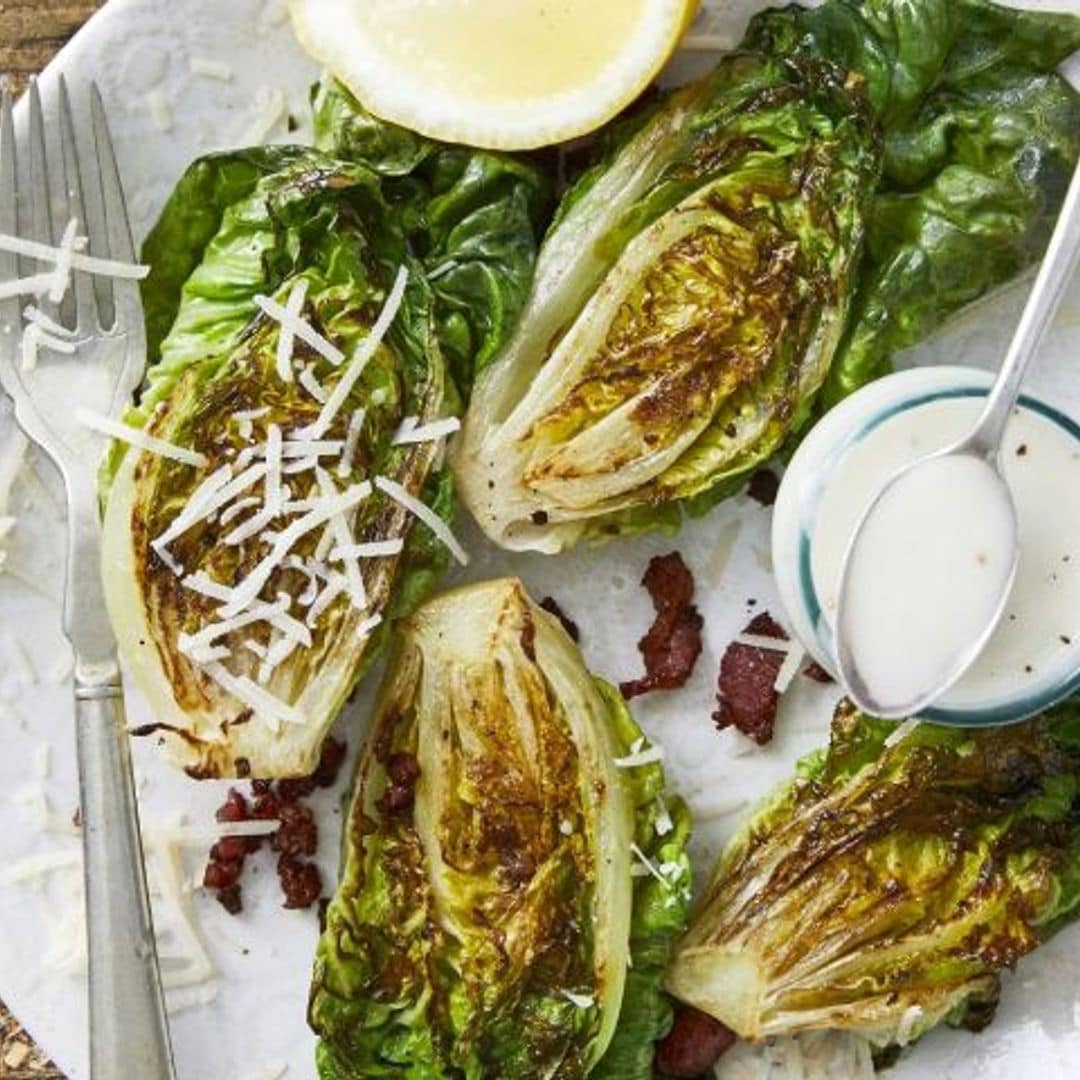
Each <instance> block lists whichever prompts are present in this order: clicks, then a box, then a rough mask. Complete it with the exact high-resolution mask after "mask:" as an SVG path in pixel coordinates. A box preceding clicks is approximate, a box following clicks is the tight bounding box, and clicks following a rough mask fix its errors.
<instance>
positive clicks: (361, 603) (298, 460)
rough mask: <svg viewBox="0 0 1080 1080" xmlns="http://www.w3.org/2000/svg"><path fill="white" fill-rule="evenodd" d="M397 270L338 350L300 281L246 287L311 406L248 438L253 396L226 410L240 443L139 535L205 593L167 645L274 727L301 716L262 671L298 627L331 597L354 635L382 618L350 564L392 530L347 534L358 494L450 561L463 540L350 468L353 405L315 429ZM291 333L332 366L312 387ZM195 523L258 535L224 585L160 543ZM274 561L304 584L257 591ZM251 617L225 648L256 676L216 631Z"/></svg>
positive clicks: (436, 437) (334, 410)
mask: <svg viewBox="0 0 1080 1080" xmlns="http://www.w3.org/2000/svg"><path fill="white" fill-rule="evenodd" d="M407 281H408V275H407V272H406V270H405V268H404V267H403V268H401V269H400V270H399V272H398V274H397V277H396V279H395V281H394V284H393V287H392V289H391V290H390V293H389V295H388V297H387V299H386V302H385V304H384V306H383V309H382V311H381V312H380V314H379V317H378V318H377V320H376V322H375V324H374V326H373V327H372V329H371V331H370V333H369V334H368V335H367V336H366V337H365V338H364V339H363V340H362V341H361V342H360V344H359V345H358V346H357V347H356V348H355V350H354V351H353V352H352V355H351V356H346V355H345V353H344V352H342V350H341V349H340V348H338V346H337V345H335V344H334V343H333V342H331V341H329V340H327V338H326V337H325V336H324V335H323V334H321V333H319V331H318V330H316V329H315V327H314V326H312V325H311V323H309V322H308V321H307V320H305V319H304V317H303V311H304V304H305V301H306V298H307V292H306V289H307V286H306V283H305V282H303V281H300V282H297V283H296V285H294V286H293V287H292V289H291V290H290V291H289V293H288V295H287V296H286V297H285V298H284V302H283V303H279V302H277V301H276V300H274V299H272V298H270V297H267V296H258V297H256V300H255V302H256V304H257V306H258V308H259V309H260V311H261V312H262V314H263V316H264V317H265V318H267V319H270V320H272V321H273V322H275V323H277V325H278V341H277V347H276V351H275V358H274V359H275V363H274V370H275V373H276V377H277V378H279V379H281V380H282V381H283V382H286V383H295V384H296V386H297V387H298V388H299V389H300V390H302V391H303V392H304V393H306V394H308V395H309V396H310V397H311V398H312V399H313V400H314V401H315V402H316V403H317V404H318V406H319V410H318V415H317V418H316V419H315V420H314V421H313V422H312V423H310V424H308V425H306V426H305V427H300V428H296V429H293V430H285V429H283V428H282V427H281V426H280V425H278V424H275V423H269V424H267V425H266V428H265V434H264V437H263V439H262V441H261V442H260V441H257V440H256V437H255V423H256V421H258V420H260V419H263V418H265V417H266V416H267V415H268V413H269V410H268V409H266V408H257V409H250V410H246V411H243V412H238V413H235V414H233V416H232V417H231V420H232V422H233V423H234V424H235V425H236V431H237V434H238V435H239V437H240V439H242V440H243V441H244V442H246V443H247V445H246V446H244V447H243V448H242V449H241V450H240V451H239V452H238V453H236V452H234V454H233V457H232V460H231V461H229V462H228V463H227V464H225V465H223V466H221V467H220V468H218V469H216V470H215V471H213V472H212V473H210V474H209V475H208V476H206V477H205V478H204V479H203V480H202V481H201V483H199V485H198V486H197V487H196V488H195V490H194V491H193V492H192V493H191V495H190V496H189V497H188V499H187V501H186V503H185V504H184V505H183V507H182V508H181V510H180V512H179V513H178V514H177V515H176V517H175V518H174V519H173V520H172V522H171V523H170V524H169V526H168V528H166V529H165V530H164V531H163V532H162V533H160V535H158V536H156V537H155V538H154V539H153V540H152V541H151V547H152V549H153V551H154V552H155V553H156V554H157V556H158V557H159V558H160V559H161V561H162V563H163V564H164V565H165V566H166V567H167V568H168V569H169V571H170V572H171V573H172V574H174V575H175V576H176V577H177V578H179V579H180V582H181V585H182V586H183V587H184V588H186V589H188V590H191V591H193V592H195V593H198V594H200V595H202V596H204V597H206V598H208V599H210V600H213V601H214V602H215V603H216V604H217V605H219V606H217V607H216V609H215V610H214V612H213V615H212V616H211V617H210V620H209V621H208V622H207V623H205V624H204V625H203V626H201V627H200V629H199V630H198V631H197V632H195V633H187V634H181V635H180V636H179V639H178V648H179V651H180V652H181V653H182V654H183V655H184V656H185V657H186V659H187V660H188V661H189V662H190V663H191V664H192V665H193V666H194V667H195V668H197V669H198V670H199V671H200V672H201V673H202V674H203V675H205V677H206V678H208V679H209V680H211V681H212V682H214V683H216V684H217V685H218V686H219V687H220V688H221V689H222V690H224V691H225V692H226V693H227V694H229V695H230V696H231V697H233V698H234V699H236V700H237V701H238V702H240V703H241V704H242V705H244V706H246V707H247V708H250V709H251V710H252V712H253V713H254V715H255V716H256V717H258V718H259V719H260V720H261V721H262V722H263V723H265V724H266V725H267V727H269V728H270V730H272V731H273V732H275V733H279V732H280V731H281V730H282V728H283V727H284V726H285V725H290V724H303V723H304V722H305V717H304V715H303V713H302V712H301V711H300V710H299V709H298V708H296V706H295V705H294V704H292V703H290V702H287V701H284V700H282V699H281V698H279V697H277V696H275V694H274V693H273V692H272V691H271V689H270V685H271V682H272V680H273V678H274V674H275V672H276V671H277V669H278V668H279V667H280V666H281V665H282V664H283V663H284V662H285V661H286V660H287V659H288V658H289V657H290V656H292V655H293V653H294V652H295V651H296V650H297V649H301V648H304V649H310V648H312V647H313V637H312V631H313V630H314V629H315V628H316V627H317V626H318V624H319V622H320V620H321V619H322V618H323V617H324V616H325V615H326V613H327V612H328V611H329V610H330V608H331V606H332V605H333V604H334V603H335V601H338V600H339V599H340V598H344V599H345V600H347V602H348V603H349V604H350V605H351V607H352V608H354V609H355V610H356V612H357V613H358V614H359V616H360V622H359V625H358V628H357V633H358V636H359V637H361V638H362V637H366V636H368V635H370V634H371V633H372V632H373V631H374V630H375V629H376V628H377V627H378V626H379V625H380V623H381V621H382V616H381V614H380V613H379V612H378V611H375V610H373V609H372V602H371V599H370V597H369V596H368V592H367V588H366V586H365V581H364V563H365V562H366V561H369V560H373V559H382V558H389V557H392V556H395V555H398V554H400V553H401V551H402V549H403V548H404V536H389V537H385V538H381V539H379V540H376V541H368V542H365V543H359V542H357V537H356V535H355V532H354V530H355V523H356V517H357V514H358V511H359V509H360V507H361V506H362V504H364V503H365V502H367V501H368V500H369V499H371V498H372V497H374V496H375V494H376V492H378V493H381V494H382V495H384V496H385V497H386V498H388V499H390V500H392V501H393V502H396V503H398V504H399V505H400V506H402V507H403V508H404V509H405V510H407V511H408V513H409V514H410V515H411V516H412V517H413V518H416V519H418V520H420V521H421V522H423V523H424V524H425V525H427V526H428V528H429V529H431V531H432V532H433V533H434V534H435V535H436V536H437V537H438V538H439V540H440V541H441V542H442V543H443V544H445V545H446V547H447V548H449V550H450V551H451V552H452V553H453V554H454V556H455V557H456V558H457V559H458V560H459V561H461V562H462V563H464V562H467V561H468V555H467V554H466V552H465V549H464V548H463V547H462V545H461V544H460V543H459V542H458V540H457V538H456V537H455V536H454V535H453V533H452V532H451V530H450V529H449V528H448V527H447V525H446V523H445V522H444V521H443V520H442V519H441V518H440V517H439V516H438V515H437V514H436V513H435V512H434V511H432V510H431V509H430V508H429V507H428V506H427V505H426V504H425V503H424V502H422V501H421V500H420V499H419V498H418V497H417V496H416V495H414V494H412V493H411V492H409V491H408V490H406V489H405V488H404V487H403V486H402V485H401V484H399V483H398V482H397V481H396V480H394V479H392V478H391V477H388V476H372V477H371V478H360V479H358V478H357V477H356V475H355V473H356V469H355V464H356V458H357V451H358V448H359V442H360V438H361V435H362V432H363V427H364V423H365V420H366V412H365V410H364V409H357V410H355V411H354V412H352V413H351V414H350V415H349V417H348V420H347V422H346V424H345V437H344V438H334V437H331V436H330V434H329V433H330V431H331V429H332V428H333V427H334V425H335V424H338V425H339V426H340V422H341V419H342V417H343V412H344V410H345V409H346V403H347V402H348V399H349V396H350V394H351V392H352V390H353V388H354V387H355V386H356V385H357V382H358V380H359V379H360V377H361V375H362V374H363V372H364V369H365V367H366V366H367V364H368V363H369V362H370V361H371V360H372V358H373V357H374V356H375V354H376V351H377V350H378V348H379V346H380V344H381V343H382V341H383V339H384V338H385V336H386V334H387V332H388V331H389V329H390V327H391V325H392V323H393V321H394V319H395V318H396V316H397V314H398V312H399V310H400V308H401V304H402V301H403V299H404V296H405V287H406V284H407ZM298 341H299V342H303V343H304V344H305V345H306V346H307V347H308V348H309V349H311V350H313V351H314V352H315V353H317V354H318V356H319V357H321V358H322V359H323V360H325V361H326V362H327V363H329V364H330V365H331V366H332V367H333V368H334V369H335V370H336V371H337V372H338V377H337V381H336V382H333V383H332V384H331V383H330V381H329V380H328V381H327V384H326V385H325V386H324V385H323V384H322V383H320V382H319V380H318V379H317V378H316V376H315V369H314V365H311V364H302V363H301V362H300V361H299V360H298V358H297V357H296V356H295V347H296V343H297V342H298ZM78 415H79V419H80V420H81V422H82V423H83V424H85V425H86V426H87V427H90V428H93V429H94V430H97V431H99V432H103V433H105V434H107V435H110V436H112V437H114V438H117V439H120V440H122V441H124V442H127V443H128V444H130V445H132V446H134V447H136V448H137V449H138V450H140V451H143V452H146V453H151V454H156V455H159V456H161V457H165V458H168V459H171V460H174V461H177V462H180V463H182V464H186V465H190V466H193V467H197V468H204V469H205V468H206V467H207V466H208V464H209V463H208V461H207V459H206V458H205V456H204V455H202V454H201V453H198V452H197V451H195V450H193V449H191V448H189V447H183V446H176V445H174V444H172V443H169V442H166V441H164V440H162V439H159V438H156V437H155V436H152V435H150V434H148V433H147V432H145V431H143V430H140V429H138V428H133V427H129V426H128V425H125V424H122V423H120V422H118V421H116V420H112V419H110V418H107V417H101V416H95V415H93V414H89V413H85V412H80V413H79V414H78ZM458 427H459V423H458V421H457V420H456V419H453V418H448V419H443V420H436V421H434V422H432V423H428V424H424V425H421V424H420V421H419V418H417V417H408V418H406V419H405V420H404V422H403V423H402V424H401V425H400V428H399V429H398V431H397V433H396V434H395V436H394V438H393V445H412V444H416V443H422V442H436V441H440V440H443V439H446V438H448V437H449V436H450V435H452V434H453V433H454V432H455V431H456V430H457V429H458ZM302 475H303V476H305V477H306V478H307V479H306V481H305V482H306V483H308V485H309V486H308V490H307V494H306V496H305V497H303V498H300V497H294V490H293V488H294V486H296V485H297V484H299V483H300V478H301V476H302ZM207 521H212V522H215V523H216V525H217V526H218V528H219V529H220V530H221V532H222V536H221V538H220V540H219V541H218V543H220V544H222V545H226V546H235V545H241V544H246V543H254V544H257V545H258V548H257V550H258V552H259V554H260V555H261V558H259V560H258V561H257V562H256V563H255V565H254V566H252V567H251V568H250V569H249V570H248V571H247V573H246V574H245V575H244V576H243V577H242V578H241V579H240V580H238V581H236V582H235V583H228V584H227V583H225V582H221V581H215V580H213V579H212V578H211V577H210V576H208V575H207V574H206V573H204V572H201V571H199V572H194V573H191V572H189V571H188V568H186V567H184V566H183V565H182V563H181V561H180V559H179V558H178V557H177V556H176V555H175V554H174V553H173V551H172V550H171V545H173V544H174V542H175V541H176V540H178V539H179V538H181V537H182V536H184V535H185V534H186V533H187V532H188V531H189V530H190V529H193V528H195V527H196V526H198V525H200V524H202V523H204V522H207ZM312 536H317V537H318V539H317V541H316V543H315V549H314V552H313V553H312V554H311V555H308V556H301V555H299V554H298V553H297V552H296V550H295V549H296V547H297V545H298V544H299V543H300V541H302V540H304V539H305V538H309V537H312ZM279 569H292V570H296V571H298V572H299V573H300V574H301V575H302V576H303V578H304V583H305V587H304V588H303V590H302V591H301V592H300V593H299V595H295V596H293V595H290V594H288V593H284V592H282V593H278V594H277V595H276V596H275V597H272V598H267V596H266V595H265V593H266V591H267V587H268V585H269V583H270V581H271V579H272V577H273V575H274V573H275V571H278V570H279ZM259 624H264V625H266V626H268V628H269V639H268V641H266V642H263V641H259V640H257V639H256V638H247V639H245V640H244V641H242V642H241V643H240V645H239V646H238V648H239V649H242V650H243V652H244V653H245V654H252V655H254V656H255V658H256V659H257V660H258V665H257V670H256V672H255V675H256V677H255V678H252V677H250V676H249V675H247V674H241V673H237V672H236V671H234V670H232V669H231V667H230V660H232V659H233V655H234V654H233V649H232V647H231V646H230V645H228V644H226V643H225V639H226V638H227V637H228V636H229V635H231V634H233V633H234V632H235V631H238V630H242V629H245V628H249V627H250V628H254V627H255V626H257V625H259ZM245 658H246V659H247V663H246V664H245V669H246V670H250V668H251V661H250V658H248V657H245ZM233 666H235V665H233Z"/></svg>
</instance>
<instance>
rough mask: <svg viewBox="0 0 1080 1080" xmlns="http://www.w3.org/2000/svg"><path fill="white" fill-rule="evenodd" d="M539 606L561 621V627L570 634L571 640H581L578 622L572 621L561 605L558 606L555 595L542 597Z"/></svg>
mask: <svg viewBox="0 0 1080 1080" xmlns="http://www.w3.org/2000/svg"><path fill="white" fill-rule="evenodd" d="M540 606H541V607H542V608H543V609H544V610H545V611H546V612H547V613H548V614H549V615H554V616H555V618H556V619H558V620H559V622H560V623H562V628H563V629H564V630H565V631H566V632H567V633H568V634H569V635H570V637H571V639H572V640H573V641H580V640H581V631H580V630H579V629H578V624H577V623H576V622H574V620H573V619H571V618H570V617H569V616H568V615H567V614H566V612H565V611H563V609H562V608H561V607H559V604H558V601H557V600H556V599H555V597H553V596H545V597H544V599H543V600H541V601H540Z"/></svg>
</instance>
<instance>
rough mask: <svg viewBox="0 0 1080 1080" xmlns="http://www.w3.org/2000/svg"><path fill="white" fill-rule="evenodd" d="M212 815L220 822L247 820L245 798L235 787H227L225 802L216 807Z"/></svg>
mask: <svg viewBox="0 0 1080 1080" xmlns="http://www.w3.org/2000/svg"><path fill="white" fill-rule="evenodd" d="M214 817H215V818H216V819H217V820H218V821H221V822H226V821H229V822H235V821H247V819H248V804H247V799H245V798H244V796H243V795H241V794H240V792H239V791H237V790H236V788H229V794H228V795H227V796H226V798H225V802H224V803H222V805H221V806H220V807H218V811H217V813H216V814H215V815H214Z"/></svg>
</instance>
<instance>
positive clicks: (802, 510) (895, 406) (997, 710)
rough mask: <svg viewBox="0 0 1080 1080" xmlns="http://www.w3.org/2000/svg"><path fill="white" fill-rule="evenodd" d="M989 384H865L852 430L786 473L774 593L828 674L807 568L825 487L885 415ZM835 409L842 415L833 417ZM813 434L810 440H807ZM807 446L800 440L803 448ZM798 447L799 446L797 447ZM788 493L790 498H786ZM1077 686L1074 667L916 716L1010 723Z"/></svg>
mask: <svg viewBox="0 0 1080 1080" xmlns="http://www.w3.org/2000/svg"><path fill="white" fill-rule="evenodd" d="M991 382H992V379H991V377H990V376H989V374H988V373H986V372H982V371H978V370H975V369H972V368H961V367H947V368H946V367H936V368H915V369H909V370H907V371H903V372H898V373H897V374H895V375H892V376H889V377H887V378H886V379H884V380H881V381H880V382H879V383H876V384H872V388H873V389H874V390H876V391H877V393H876V394H872V395H868V396H871V397H874V398H876V401H875V404H873V405H870V404H869V403H867V411H868V415H865V416H863V417H862V418H860V419H856V420H855V421H854V425H853V426H852V427H851V429H850V430H847V431H846V432H845V433H844V434H843V435H842V437H840V438H839V439H838V441H837V442H836V444H835V445H834V446H832V447H831V448H829V449H828V450H827V451H826V452H825V453H824V454H823V455H822V456H821V458H820V460H819V461H817V462H816V463H815V464H813V465H812V466H811V468H812V472H811V475H810V476H808V477H806V481H808V483H806V484H805V485H804V486H803V485H798V480H797V477H793V480H794V481H795V483H796V485H798V486H802V487H803V490H801V491H799V492H798V493H797V495H792V493H791V492H790V491H789V492H788V493H787V494H788V499H786V500H785V499H784V498H783V496H784V494H785V493H784V492H783V491H782V492H781V499H779V500H778V504H777V511H776V514H777V516H776V518H775V519H774V535H773V548H774V564H775V565H776V567H777V569H778V571H779V570H780V567H781V566H782V565H783V564H784V563H785V562H787V563H788V565H789V566H790V563H791V561H792V558H794V562H795V566H794V567H791V570H793V571H794V573H793V574H792V573H790V572H786V573H780V572H778V585H779V587H780V592H781V596H782V598H783V601H784V603H785V605H786V606H787V607H788V609H789V610H788V614H789V616H790V617H791V621H792V624H793V629H794V630H795V632H796V634H797V635H798V636H799V637H801V638H803V644H804V645H806V646H807V648H808V649H809V651H810V652H811V653H812V654H813V655H814V657H815V659H817V660H818V662H819V663H822V664H823V665H824V666H825V667H826V668H827V669H828V670H830V671H831V672H833V673H834V674H835V671H836V664H835V661H834V659H833V655H834V653H833V645H832V627H831V625H830V623H829V622H828V620H827V619H826V618H825V617H824V613H823V611H822V605H821V600H820V597H819V595H818V592H817V587H816V585H815V582H814V577H813V570H812V566H813V540H812V537H813V535H814V530H815V526H816V512H817V508H818V506H819V505H820V501H821V499H820V496H821V492H822V490H823V488H824V485H825V484H826V483H827V480H828V478H829V477H830V476H831V475H832V473H833V472H834V470H835V469H836V467H837V466H838V464H839V463H840V461H841V460H842V459H843V457H844V456H845V455H846V454H847V452H848V451H849V450H850V449H851V447H852V446H854V445H856V444H857V443H859V442H861V441H862V440H863V439H865V438H866V437H867V435H869V434H870V433H871V432H872V431H874V430H875V429H876V428H878V427H879V426H880V425H881V424H883V423H885V422H886V421H887V420H889V419H891V418H892V417H895V416H897V415H898V414H900V413H904V412H907V411H909V410H911V409H915V408H919V407H921V406H924V405H927V404H929V403H931V402H934V401H942V400H948V399H956V398H978V397H986V395H987V393H988V392H989V388H990V385H991ZM934 384H936V385H934ZM864 393H865V392H864ZM848 400H849V402H850V403H851V404H849V405H848V407H847V409H846V410H845V405H844V404H842V405H841V406H840V407H839V410H834V413H833V414H831V418H832V424H831V425H828V427H831V428H832V429H833V430H835V429H836V427H838V426H840V425H842V424H843V422H844V419H845V417H844V416H843V413H844V412H845V411H847V412H848V413H849V414H850V412H851V411H852V409H857V407H858V406H857V404H856V403H855V402H854V401H853V399H848ZM845 404H846V403H845ZM1021 405H1022V407H1024V408H1026V409H1030V410H1031V411H1033V412H1035V413H1038V414H1039V415H1041V416H1042V417H1044V418H1045V419H1047V420H1049V421H1051V422H1052V423H1053V424H1055V425H1057V426H1058V427H1060V428H1061V429H1062V430H1063V431H1065V432H1066V433H1068V434H1069V436H1071V438H1072V439H1073V440H1075V441H1076V443H1077V445H1078V446H1080V424H1077V423H1076V421H1074V420H1073V419H1072V418H1071V417H1069V416H1067V415H1065V414H1064V413H1062V412H1061V411H1060V410H1058V409H1056V408H1054V407H1053V406H1051V405H1048V404H1047V403H1046V402H1044V401H1041V400H1039V399H1038V398H1035V397H1032V396H1030V395H1024V396H1023V397H1022V398H1021ZM837 412H840V413H841V415H839V416H838V415H836V413H837ZM828 419H829V418H826V420H828ZM815 434H816V435H817V440H814V436H815ZM827 435H828V432H827V431H821V432H817V431H815V432H812V433H811V435H810V436H809V437H808V439H807V443H810V442H811V441H812V440H813V441H817V442H820V440H821V439H822V438H826V437H827ZM806 445H807V444H806V443H804V447H805V446H806ZM801 450H802V448H800V452H801ZM798 457H799V454H796V458H795V459H793V462H792V465H793V466H795V465H796V461H797V459H798ZM793 498H794V499H795V503H794V504H791V500H792V499H793ZM782 502H786V503H788V504H789V506H788V507H785V506H783V505H781V503H782ZM792 511H794V520H791V518H792V516H793V515H792ZM793 526H794V528H793ZM793 533H794V534H795V535H794V539H795V543H794V545H792V544H791V543H790V540H791V539H792V534H793ZM792 546H793V547H794V550H793V551H792V550H791V549H792ZM793 609H794V610H793ZM1078 689H1080V670H1077V671H1074V672H1073V673H1071V674H1068V675H1065V676H1064V677H1056V678H1053V679H1050V680H1048V681H1047V682H1046V683H1045V684H1044V685H1040V686H1039V687H1038V688H1037V689H1035V690H1032V691H1028V692H1024V693H1021V694H1014V695H1013V696H1011V697H1008V698H1006V699H1004V700H1002V701H1001V702H999V703H995V704H992V705H991V704H987V705H985V706H979V707H962V706H949V705H939V706H936V707H934V708H930V709H926V710H925V711H924V712H923V713H922V714H921V717H920V718H921V719H924V720H932V721H934V722H936V723H940V724H946V725H951V726H957V727H986V726H993V725H1000V724H1007V723H1014V722H1017V721H1020V720H1023V719H1025V718H1026V717H1030V716H1031V715H1033V714H1034V713H1037V712H1039V711H1040V710H1042V709H1045V708H1046V707H1048V706H1050V705H1052V704H1054V703H1055V702H1057V701H1060V700H1061V699H1062V698H1065V697H1067V696H1068V695H1069V694H1071V693H1073V692H1075V691H1076V690H1078Z"/></svg>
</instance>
